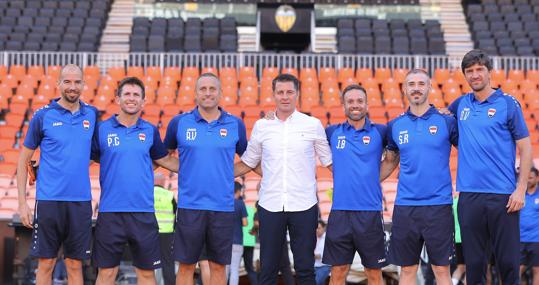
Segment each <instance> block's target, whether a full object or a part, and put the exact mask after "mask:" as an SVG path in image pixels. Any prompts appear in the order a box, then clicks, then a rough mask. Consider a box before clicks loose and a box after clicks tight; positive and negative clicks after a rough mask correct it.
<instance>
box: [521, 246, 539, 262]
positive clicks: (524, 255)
mask: <svg viewBox="0 0 539 285" xmlns="http://www.w3.org/2000/svg"><path fill="white" fill-rule="evenodd" d="M520 265H526V266H533V267H536V266H539V242H522V243H520Z"/></svg>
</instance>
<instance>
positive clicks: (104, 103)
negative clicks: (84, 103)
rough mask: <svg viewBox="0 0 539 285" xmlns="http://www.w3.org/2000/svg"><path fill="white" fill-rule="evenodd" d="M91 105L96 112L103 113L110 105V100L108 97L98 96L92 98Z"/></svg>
mask: <svg viewBox="0 0 539 285" xmlns="http://www.w3.org/2000/svg"><path fill="white" fill-rule="evenodd" d="M92 104H93V105H94V107H96V108H97V110H99V111H105V110H106V109H107V107H108V105H109V104H111V99H110V97H109V96H106V95H102V94H99V95H97V96H96V97H94V100H93V102H92Z"/></svg>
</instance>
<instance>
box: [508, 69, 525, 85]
mask: <svg viewBox="0 0 539 285" xmlns="http://www.w3.org/2000/svg"><path fill="white" fill-rule="evenodd" d="M524 77H525V76H524V71H523V70H521V69H510V70H509V73H508V74H507V79H510V80H513V81H516V82H520V81H523V80H524Z"/></svg>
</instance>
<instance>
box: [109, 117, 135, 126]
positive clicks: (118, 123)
mask: <svg viewBox="0 0 539 285" xmlns="http://www.w3.org/2000/svg"><path fill="white" fill-rule="evenodd" d="M110 120H111V122H112V127H114V128H119V127H124V128H125V127H126V126H124V125H122V124H121V123H120V122H119V121H118V118H117V117H116V115H112V116H111V117H110ZM134 127H135V128H141V127H142V119H141V118H140V117H139V118H138V119H137V123H136V124H135V125H134Z"/></svg>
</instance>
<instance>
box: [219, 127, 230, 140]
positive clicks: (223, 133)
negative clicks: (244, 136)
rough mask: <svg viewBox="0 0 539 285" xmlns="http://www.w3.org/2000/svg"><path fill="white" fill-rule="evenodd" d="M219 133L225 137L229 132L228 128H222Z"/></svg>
mask: <svg viewBox="0 0 539 285" xmlns="http://www.w3.org/2000/svg"><path fill="white" fill-rule="evenodd" d="M219 134H220V135H221V137H223V138H224V137H226V135H227V134H228V131H227V130H226V129H220V130H219Z"/></svg>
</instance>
